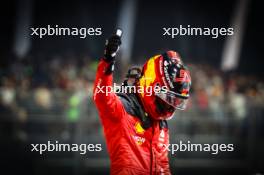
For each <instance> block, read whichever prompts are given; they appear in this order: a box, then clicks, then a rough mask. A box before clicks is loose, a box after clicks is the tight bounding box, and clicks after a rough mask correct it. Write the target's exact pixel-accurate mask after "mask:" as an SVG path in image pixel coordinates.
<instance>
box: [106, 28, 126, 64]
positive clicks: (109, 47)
mask: <svg viewBox="0 0 264 175" xmlns="http://www.w3.org/2000/svg"><path fill="white" fill-rule="evenodd" d="M121 35H122V31H121V30H119V29H118V30H117V31H116V34H114V35H112V36H111V37H110V38H109V39H107V40H106V43H105V50H104V60H105V61H107V62H113V61H114V59H115V56H116V53H117V52H118V50H119V47H120V45H121Z"/></svg>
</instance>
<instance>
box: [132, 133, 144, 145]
mask: <svg viewBox="0 0 264 175" xmlns="http://www.w3.org/2000/svg"><path fill="white" fill-rule="evenodd" d="M132 137H133V139H134V140H135V142H136V144H137V145H142V144H143V143H144V142H145V140H146V139H145V138H144V137H140V136H135V135H133V136H132Z"/></svg>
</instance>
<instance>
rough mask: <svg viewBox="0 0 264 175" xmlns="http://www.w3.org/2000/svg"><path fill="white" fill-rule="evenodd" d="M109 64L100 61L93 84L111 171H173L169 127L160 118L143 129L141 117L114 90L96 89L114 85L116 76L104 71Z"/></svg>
mask: <svg viewBox="0 0 264 175" xmlns="http://www.w3.org/2000/svg"><path fill="white" fill-rule="evenodd" d="M108 66H109V64H108V63H106V62H105V61H100V63H99V66H98V69H97V75H96V80H95V84H94V101H95V103H96V106H97V108H98V111H99V115H100V119H101V123H102V125H103V129H104V135H105V138H106V143H107V149H108V153H109V156H110V160H111V170H110V171H111V174H112V175H130V174H131V175H140V174H142V175H143V174H144V175H146V174H151V175H154V174H166V175H167V174H170V170H169V160H168V151H167V149H166V146H167V145H168V143H169V131H168V128H163V129H161V128H160V127H159V121H153V125H152V126H151V127H150V128H148V129H147V130H144V129H143V128H141V126H142V125H141V121H140V120H139V119H138V118H137V117H135V116H131V115H130V114H128V113H127V112H126V111H125V108H124V107H123V105H122V102H121V101H120V99H119V97H118V96H117V95H116V94H115V93H110V94H108V96H107V95H106V94H105V93H96V91H98V88H97V86H101V87H102V86H111V85H112V81H113V77H112V74H111V75H105V74H104V71H105V70H106V69H107V67H108Z"/></svg>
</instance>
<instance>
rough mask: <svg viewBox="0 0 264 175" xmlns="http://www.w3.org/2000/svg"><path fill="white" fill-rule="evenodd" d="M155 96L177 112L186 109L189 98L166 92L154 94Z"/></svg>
mask: <svg viewBox="0 0 264 175" xmlns="http://www.w3.org/2000/svg"><path fill="white" fill-rule="evenodd" d="M156 96H158V97H159V98H160V99H162V100H163V101H164V102H166V103H167V104H169V105H170V106H172V107H174V108H175V109H179V110H184V109H185V108H186V106H187V102H188V97H189V96H184V95H181V94H177V93H175V92H173V91H168V90H166V91H160V92H159V93H156Z"/></svg>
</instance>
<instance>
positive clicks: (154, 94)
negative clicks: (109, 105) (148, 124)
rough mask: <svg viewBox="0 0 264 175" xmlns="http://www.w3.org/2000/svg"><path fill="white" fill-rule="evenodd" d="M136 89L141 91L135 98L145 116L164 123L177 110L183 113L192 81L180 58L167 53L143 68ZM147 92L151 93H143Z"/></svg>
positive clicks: (174, 54) (152, 58)
mask: <svg viewBox="0 0 264 175" xmlns="http://www.w3.org/2000/svg"><path fill="white" fill-rule="evenodd" d="M137 85H138V86H139V87H143V89H144V90H142V91H140V92H139V93H138V96H139V97H140V99H141V103H142V105H143V107H144V109H145V112H147V113H148V114H149V115H150V116H151V117H152V118H153V119H155V120H165V119H169V118H171V117H172V116H173V113H174V112H175V110H176V109H180V110H184V109H185V107H186V104H187V101H188V98H189V91H190V87H191V77H190V73H189V71H188V70H187V68H186V67H185V66H184V65H183V63H182V60H181V58H180V56H179V54H178V53H177V52H175V51H167V52H166V53H164V54H161V55H156V56H154V57H151V58H150V59H149V60H148V61H147V62H146V63H145V64H144V66H143V69H142V73H141V77H140V79H139V81H138V84H137ZM150 87H151V88H150ZM149 90H151V93H146V92H149Z"/></svg>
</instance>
